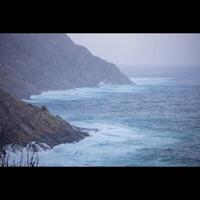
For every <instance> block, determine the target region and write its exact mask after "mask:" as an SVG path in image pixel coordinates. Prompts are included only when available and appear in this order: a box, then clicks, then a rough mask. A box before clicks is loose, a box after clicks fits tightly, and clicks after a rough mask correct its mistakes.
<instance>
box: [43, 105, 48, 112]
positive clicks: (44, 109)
mask: <svg viewBox="0 0 200 200" xmlns="http://www.w3.org/2000/svg"><path fill="white" fill-rule="evenodd" d="M41 110H42V111H46V112H49V111H48V109H47V107H46V106H42V107H41Z"/></svg>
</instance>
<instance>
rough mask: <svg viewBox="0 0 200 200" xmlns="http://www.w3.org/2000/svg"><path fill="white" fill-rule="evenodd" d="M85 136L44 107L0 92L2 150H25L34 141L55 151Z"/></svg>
mask: <svg viewBox="0 0 200 200" xmlns="http://www.w3.org/2000/svg"><path fill="white" fill-rule="evenodd" d="M86 136H88V133H85V132H81V131H78V130H75V129H74V128H73V127H72V126H71V125H70V124H69V123H67V122H66V121H64V120H63V119H61V118H60V117H59V116H54V115H52V114H50V113H49V112H48V110H47V109H46V108H45V107H42V108H39V107H36V106H33V105H31V104H27V103H25V102H21V101H18V100H16V99H14V98H13V97H12V96H11V95H9V94H8V93H6V92H4V91H3V90H2V89H0V148H1V147H3V146H4V145H8V144H15V145H16V144H18V145H21V146H26V145H27V144H29V143H30V142H33V141H35V142H37V143H46V144H47V145H49V146H50V147H53V146H56V145H58V144H61V143H71V142H76V141H79V140H81V139H83V138H84V137H86Z"/></svg>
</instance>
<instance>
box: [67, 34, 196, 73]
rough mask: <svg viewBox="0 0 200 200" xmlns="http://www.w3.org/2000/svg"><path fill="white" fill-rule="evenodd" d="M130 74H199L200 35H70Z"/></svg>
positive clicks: (78, 42) (75, 40)
mask: <svg viewBox="0 0 200 200" xmlns="http://www.w3.org/2000/svg"><path fill="white" fill-rule="evenodd" d="M68 36H69V37H70V38H71V39H72V40H73V41H74V42H75V43H77V44H80V45H83V46H85V47H87V48H88V49H89V50H90V52H91V53H92V54H94V55H96V56H99V57H102V58H104V59H106V60H107V61H110V62H112V63H115V64H116V65H117V66H118V67H119V68H120V69H121V71H123V72H124V73H126V74H129V73H176V74H179V73H181V74H184V73H185V74H188V73H191V74H195V75H200V67H199V66H200V34H68Z"/></svg>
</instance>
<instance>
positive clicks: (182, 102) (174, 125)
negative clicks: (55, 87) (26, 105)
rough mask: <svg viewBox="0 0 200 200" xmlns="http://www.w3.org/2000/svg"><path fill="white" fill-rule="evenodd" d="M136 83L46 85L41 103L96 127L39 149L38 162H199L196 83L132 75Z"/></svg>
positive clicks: (199, 90)
mask: <svg viewBox="0 0 200 200" xmlns="http://www.w3.org/2000/svg"><path fill="white" fill-rule="evenodd" d="M131 80H132V81H134V82H135V85H111V84H104V83H100V84H99V87H94V88H76V89H70V90H65V91H49V92H43V93H42V94H40V95H33V96H31V100H28V102H30V103H32V104H34V105H37V106H42V105H45V106H46V107H47V108H48V109H49V111H50V112H52V113H53V114H55V115H59V116H61V117H62V118H63V119H65V120H67V121H68V122H70V123H71V124H73V125H76V126H80V127H84V128H91V129H98V131H96V130H91V131H90V136H89V137H87V138H85V139H83V140H82V141H80V142H78V143H75V144H61V145H58V146H56V147H54V148H53V149H50V150H47V151H41V152H39V165H41V166H200V83H198V81H196V82H193V81H192V82H191V81H188V80H187V79H177V78H174V77H168V76H167V77H163V76H162V77H158V76H156V77H131Z"/></svg>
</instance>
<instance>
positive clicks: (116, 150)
mask: <svg viewBox="0 0 200 200" xmlns="http://www.w3.org/2000/svg"><path fill="white" fill-rule="evenodd" d="M76 125H77V126H82V127H87V128H97V127H98V129H99V131H98V132H95V131H91V132H90V135H91V136H90V137H87V138H85V139H84V140H82V141H80V142H78V143H75V144H62V145H59V146H56V147H54V148H53V149H51V150H47V151H42V152H39V160H40V161H39V165H41V166H111V165H115V162H116V161H118V160H120V159H122V158H125V157H126V156H127V155H130V154H134V153H136V152H137V151H138V150H139V149H141V148H149V147H157V148H158V147H159V146H162V145H165V144H169V143H174V142H175V140H174V139H172V138H170V137H168V138H165V139H164V140H163V138H160V137H157V136H156V135H154V133H153V132H151V133H147V132H145V133H144V132H143V131H142V130H139V129H137V128H130V127H128V126H122V125H119V124H108V123H106V122H90V123H89V122H88V123H85V122H77V123H76Z"/></svg>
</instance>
